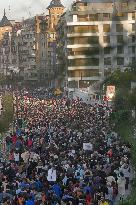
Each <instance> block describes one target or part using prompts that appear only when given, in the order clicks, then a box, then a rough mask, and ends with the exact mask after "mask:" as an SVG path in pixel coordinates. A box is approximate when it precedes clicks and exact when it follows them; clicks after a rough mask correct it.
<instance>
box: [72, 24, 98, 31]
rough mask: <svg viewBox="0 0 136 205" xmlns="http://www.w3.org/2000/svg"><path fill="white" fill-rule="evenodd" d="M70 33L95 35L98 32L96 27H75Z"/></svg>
mask: <svg viewBox="0 0 136 205" xmlns="http://www.w3.org/2000/svg"><path fill="white" fill-rule="evenodd" d="M72 32H75V33H89V32H92V33H95V32H98V25H90V26H75V27H74V30H73V31H72Z"/></svg>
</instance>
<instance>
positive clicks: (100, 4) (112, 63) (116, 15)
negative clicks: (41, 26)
mask: <svg viewBox="0 0 136 205" xmlns="http://www.w3.org/2000/svg"><path fill="white" fill-rule="evenodd" d="M105 8H106V9H105ZM135 8H136V2H135V1H134V0H130V1H127V0H123V1H119V0H115V1H113V0H96V1H93V0H82V1H76V2H74V3H73V4H72V6H71V9H70V10H69V11H67V12H66V15H65V19H66V23H65V25H64V27H67V36H65V39H66V43H65V45H66V48H67V74H68V87H70V88H75V87H76V88H79V87H88V86H90V85H92V84H94V83H95V82H97V81H100V80H102V79H104V77H105V76H106V74H107V73H110V72H112V71H113V70H114V69H117V68H120V69H122V68H125V67H127V66H129V65H130V64H132V63H133V62H134V61H135V52H136V35H135V34H136V29H135V28H136V27H135V25H136V12H135ZM62 30H63V29H62Z"/></svg>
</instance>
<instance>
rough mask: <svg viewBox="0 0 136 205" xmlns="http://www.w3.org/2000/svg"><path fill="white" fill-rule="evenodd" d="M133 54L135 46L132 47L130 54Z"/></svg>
mask: <svg viewBox="0 0 136 205" xmlns="http://www.w3.org/2000/svg"><path fill="white" fill-rule="evenodd" d="M133 53H135V46H132V54H133Z"/></svg>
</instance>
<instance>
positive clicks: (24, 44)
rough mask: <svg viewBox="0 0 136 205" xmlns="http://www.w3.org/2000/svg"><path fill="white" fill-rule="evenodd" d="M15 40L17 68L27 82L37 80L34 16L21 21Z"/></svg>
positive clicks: (31, 82) (33, 82)
mask: <svg viewBox="0 0 136 205" xmlns="http://www.w3.org/2000/svg"><path fill="white" fill-rule="evenodd" d="M17 40H18V44H19V62H20V63H19V68H20V70H21V71H22V73H23V75H24V81H25V83H27V84H35V82H37V78H38V77H37V76H38V74H37V66H36V38H35V17H33V18H30V19H27V20H25V21H24V22H23V27H22V29H21V30H20V32H18V35H17Z"/></svg>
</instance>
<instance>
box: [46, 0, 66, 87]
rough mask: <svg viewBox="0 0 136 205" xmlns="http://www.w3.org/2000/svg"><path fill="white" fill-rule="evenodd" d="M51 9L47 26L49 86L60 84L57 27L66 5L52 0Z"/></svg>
mask: <svg viewBox="0 0 136 205" xmlns="http://www.w3.org/2000/svg"><path fill="white" fill-rule="evenodd" d="M47 9H48V11H49V15H48V16H49V18H48V28H47V50H48V55H47V66H46V71H47V73H48V86H49V87H57V86H58V79H57V76H58V66H57V40H56V27H57V24H58V21H59V19H60V17H61V15H62V14H63V13H64V6H63V5H62V3H61V1H60V0H52V1H51V2H50V5H49V6H48V7H47Z"/></svg>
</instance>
